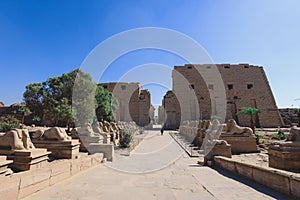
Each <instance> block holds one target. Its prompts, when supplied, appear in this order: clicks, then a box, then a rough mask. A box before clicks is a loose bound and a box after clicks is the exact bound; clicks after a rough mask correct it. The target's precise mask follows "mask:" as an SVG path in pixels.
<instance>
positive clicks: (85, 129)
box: [77, 123, 99, 136]
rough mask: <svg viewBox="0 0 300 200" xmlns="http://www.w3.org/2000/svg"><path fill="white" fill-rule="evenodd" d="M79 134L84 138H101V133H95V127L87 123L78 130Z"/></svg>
mask: <svg viewBox="0 0 300 200" xmlns="http://www.w3.org/2000/svg"><path fill="white" fill-rule="evenodd" d="M77 132H78V133H79V134H80V135H83V136H99V133H95V132H94V131H93V127H92V126H91V124H90V123H86V124H85V126H82V127H79V128H77Z"/></svg>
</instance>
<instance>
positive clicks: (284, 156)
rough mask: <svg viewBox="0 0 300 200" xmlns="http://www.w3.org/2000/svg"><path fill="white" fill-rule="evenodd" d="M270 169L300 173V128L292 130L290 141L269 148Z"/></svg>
mask: <svg viewBox="0 0 300 200" xmlns="http://www.w3.org/2000/svg"><path fill="white" fill-rule="evenodd" d="M268 154H269V167H273V168H277V169H283V170H288V171H296V172H299V171H300V128H299V127H293V128H291V130H290V135H289V138H288V141H285V142H277V143H274V144H273V145H271V146H270V147H269V150H268Z"/></svg>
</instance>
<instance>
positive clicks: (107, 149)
mask: <svg viewBox="0 0 300 200" xmlns="http://www.w3.org/2000/svg"><path fill="white" fill-rule="evenodd" d="M87 148H88V151H89V153H90V154H95V153H103V157H104V158H106V159H107V160H108V161H113V159H114V145H112V144H98V143H91V144H89V146H88V147H87Z"/></svg>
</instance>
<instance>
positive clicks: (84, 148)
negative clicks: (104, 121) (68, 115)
mask: <svg viewBox="0 0 300 200" xmlns="http://www.w3.org/2000/svg"><path fill="white" fill-rule="evenodd" d="M79 139H80V151H81V152H88V147H89V145H90V144H91V143H96V144H103V137H102V136H101V135H100V136H87V135H80V137H79Z"/></svg>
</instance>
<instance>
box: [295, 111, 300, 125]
mask: <svg viewBox="0 0 300 200" xmlns="http://www.w3.org/2000/svg"><path fill="white" fill-rule="evenodd" d="M294 112H295V113H296V114H297V115H298V126H300V108H295V109H294Z"/></svg>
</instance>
